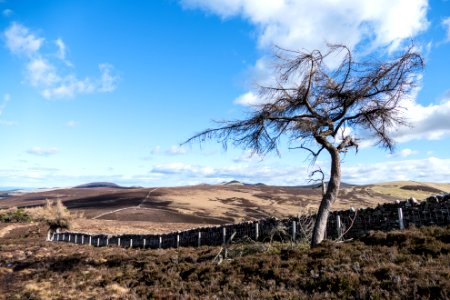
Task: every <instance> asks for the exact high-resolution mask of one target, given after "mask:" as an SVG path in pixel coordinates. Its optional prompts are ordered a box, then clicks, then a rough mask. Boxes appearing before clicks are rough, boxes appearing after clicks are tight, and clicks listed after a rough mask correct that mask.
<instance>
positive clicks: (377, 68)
mask: <svg viewBox="0 0 450 300" xmlns="http://www.w3.org/2000/svg"><path fill="white" fill-rule="evenodd" d="M275 59H276V63H277V64H276V68H275V72H277V73H276V75H277V76H276V78H277V83H276V85H274V86H271V87H260V90H259V95H260V97H261V99H264V102H263V103H265V104H262V105H259V106H255V107H254V109H253V110H252V112H251V113H250V115H249V116H248V118H246V119H244V120H236V121H226V122H220V123H219V124H220V125H219V127H218V128H213V129H207V130H205V131H203V132H200V133H198V134H196V135H194V136H193V137H191V138H190V139H189V140H188V141H187V142H193V141H197V142H202V141H205V140H209V139H215V140H218V141H221V142H222V143H223V144H224V146H226V145H227V144H228V143H229V142H231V143H232V144H234V145H236V146H240V147H242V148H244V149H251V150H253V151H254V152H255V153H258V154H266V153H268V152H270V151H277V152H278V149H277V148H278V145H279V141H280V139H281V137H282V136H285V137H287V138H288V140H289V142H290V143H291V146H293V148H299V149H303V150H305V151H308V152H309V153H310V154H311V155H312V159H313V160H315V159H316V158H317V157H318V156H319V154H320V153H321V152H322V151H326V152H328V154H329V155H330V158H331V167H330V170H329V174H330V178H329V182H328V185H327V189H326V191H325V193H324V195H323V198H322V201H321V202H320V207H319V210H318V213H317V218H316V222H315V227H314V232H313V237H312V241H311V245H312V246H313V247H314V246H316V245H318V244H319V243H320V242H321V241H322V240H323V239H324V235H325V231H326V225H327V219H328V215H329V213H330V210H331V206H332V205H333V203H334V202H335V201H336V199H337V197H338V193H339V186H340V182H341V155H342V153H343V152H346V151H348V150H349V149H350V148H356V150H357V148H358V139H357V137H356V136H355V135H356V134H358V133H360V134H361V133H362V134H364V135H365V136H364V137H365V138H372V139H373V140H374V141H376V143H377V144H378V145H380V146H381V147H383V148H387V149H389V150H390V151H392V150H393V143H394V141H393V139H392V137H391V133H392V129H393V128H395V126H397V125H399V124H405V119H404V118H402V114H401V113H402V108H401V107H400V101H401V99H402V98H404V97H405V96H407V95H408V94H409V93H410V92H411V90H412V88H413V87H414V85H415V82H416V80H417V74H418V73H419V72H421V71H422V68H423V60H422V57H421V55H420V54H419V53H417V52H416V51H415V50H414V48H413V47H410V48H408V49H407V50H406V51H405V52H404V53H403V54H401V55H400V56H398V57H395V58H393V59H389V60H377V59H373V58H371V59H367V58H366V59H363V60H361V61H356V60H354V57H353V56H352V52H351V51H350V50H349V49H348V48H347V47H346V46H344V45H330V46H329V47H328V49H327V52H326V53H323V52H320V51H318V50H315V51H312V52H310V53H309V52H298V51H290V50H285V49H280V48H278V49H277V50H276V51H275ZM336 60H337V61H338V63H337V64H335V65H337V67H335V68H330V67H328V66H327V64H326V62H327V61H332V62H334V63H335V62H336ZM348 129H351V130H348ZM368 135H370V137H369V136H368Z"/></svg>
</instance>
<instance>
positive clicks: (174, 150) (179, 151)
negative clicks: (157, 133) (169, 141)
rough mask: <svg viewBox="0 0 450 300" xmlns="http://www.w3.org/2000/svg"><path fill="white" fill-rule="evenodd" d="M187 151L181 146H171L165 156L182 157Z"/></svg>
mask: <svg viewBox="0 0 450 300" xmlns="http://www.w3.org/2000/svg"><path fill="white" fill-rule="evenodd" d="M186 153H187V150H186V148H184V147H181V146H172V147H170V149H169V150H167V151H166V154H168V155H183V154H186Z"/></svg>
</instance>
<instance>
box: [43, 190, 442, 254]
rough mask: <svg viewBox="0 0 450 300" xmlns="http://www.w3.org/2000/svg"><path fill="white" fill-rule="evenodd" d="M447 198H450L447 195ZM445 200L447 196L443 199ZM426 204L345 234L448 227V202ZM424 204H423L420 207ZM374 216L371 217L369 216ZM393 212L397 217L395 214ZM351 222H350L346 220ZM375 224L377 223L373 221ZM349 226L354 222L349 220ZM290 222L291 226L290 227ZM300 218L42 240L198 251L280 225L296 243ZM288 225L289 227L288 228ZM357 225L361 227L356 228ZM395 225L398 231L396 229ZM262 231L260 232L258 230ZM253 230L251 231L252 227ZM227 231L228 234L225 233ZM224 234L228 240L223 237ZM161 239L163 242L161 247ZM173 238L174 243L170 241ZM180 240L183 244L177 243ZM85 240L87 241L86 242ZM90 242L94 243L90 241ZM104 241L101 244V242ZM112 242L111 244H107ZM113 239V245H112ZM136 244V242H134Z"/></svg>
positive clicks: (385, 213) (388, 209) (387, 211)
mask: <svg viewBox="0 0 450 300" xmlns="http://www.w3.org/2000/svg"><path fill="white" fill-rule="evenodd" d="M449 195H450V194H449ZM446 197H448V196H446ZM433 203H434V202H432V203H430V204H429V205H418V206H417V207H416V208H414V209H412V210H406V211H405V213H406V214H407V216H406V221H405V216H404V214H403V213H404V212H403V208H402V206H401V205H398V206H397V205H387V206H385V205H383V206H382V207H381V208H380V209H370V210H367V211H366V212H365V213H364V215H362V216H361V217H360V218H359V219H356V224H357V226H356V227H355V228H356V229H357V230H354V231H355V232H353V230H352V232H351V233H349V236H351V237H355V236H358V235H359V234H360V233H361V232H363V233H364V232H367V231H368V230H373V229H381V230H391V229H395V228H399V229H400V230H403V229H405V227H406V226H409V224H416V225H418V226H422V225H427V224H435V223H437V224H449V223H450V211H449V208H450V201H447V198H446V202H442V204H439V205H440V206H437V205H435V204H433ZM424 204H425V203H424ZM396 210H397V211H396ZM372 212H374V213H372ZM396 212H397V215H396V214H395V213H396ZM338 213H340V214H343V216H344V217H346V216H347V212H346V211H341V212H336V213H335V214H332V215H334V216H335V218H336V221H335V222H333V220H332V217H331V218H330V220H329V222H330V223H329V224H330V225H331V226H336V229H334V228H329V231H327V233H328V234H330V233H331V235H332V236H334V235H335V234H336V233H337V236H338V238H341V237H342V235H343V234H344V231H346V230H347V231H348V229H346V222H344V223H343V222H342V217H341V216H340V214H338ZM386 218H389V220H387V222H383V220H385V219H386ZM350 219H351V218H350ZM377 220H379V222H378V221H377ZM351 221H352V223H351V224H350V226H352V225H353V222H354V221H355V220H351ZM290 222H292V223H290ZM300 222H301V220H300V217H299V218H298V219H295V218H293V219H283V220H278V219H273V218H269V219H265V220H259V221H255V222H243V223H240V224H235V225H229V224H228V225H224V226H219V227H212V228H210V229H206V228H203V230H207V231H204V233H202V231H201V230H202V228H198V229H191V230H188V231H182V232H181V231H177V232H172V233H169V234H158V235H143V236H135V235H131V236H132V237H133V238H129V236H124V235H118V236H110V235H106V234H98V235H90V234H84V233H76V232H63V233H60V232H59V231H58V230H57V231H55V232H48V233H47V236H46V239H47V240H48V241H63V242H69V243H75V244H78V243H81V244H85V243H87V242H88V243H89V245H95V246H97V247H99V246H100V245H101V246H105V245H106V246H109V245H111V244H116V243H117V245H118V246H119V247H129V248H133V247H143V248H147V247H150V248H156V247H158V248H160V249H162V248H167V247H177V248H178V247H180V246H181V245H187V246H197V247H200V246H202V245H217V244H220V242H219V241H221V242H222V245H224V246H225V245H227V242H229V241H228V239H230V240H231V239H232V238H233V237H234V235H235V234H236V233H237V234H238V236H239V238H241V235H243V236H247V237H254V239H255V240H256V241H258V240H260V236H261V235H264V236H265V235H266V234H267V231H270V230H271V229H272V228H271V227H273V226H277V225H280V224H284V225H285V226H286V225H287V224H288V225H287V227H289V225H290V226H292V229H291V230H292V231H291V237H292V240H293V241H296V240H297V238H298V236H299V235H300V234H301V231H299V230H302V225H301V224H302V223H300ZM361 222H362V223H361ZM289 223H290V224H289ZM360 223H361V224H360ZM397 224H398V227H397ZM261 225H262V226H263V227H262V231H261V227H260V226H261ZM253 226H254V227H253ZM227 229H228V232H227ZM227 233H228V236H227ZM163 237H164V239H166V240H165V242H164V244H163ZM124 238H125V240H128V238H129V240H130V241H129V243H124V242H123V241H121V239H122V240H123V239H124ZM175 238H176V242H175V241H174V239H175ZM181 238H183V241H181ZM86 239H89V241H86ZM93 239H94V240H93ZM95 239H96V240H95ZM103 239H105V241H104V240H103ZM111 239H112V240H111ZM116 239H117V241H116ZM133 240H134V241H133ZM136 240H137V241H136ZM156 240H158V243H156Z"/></svg>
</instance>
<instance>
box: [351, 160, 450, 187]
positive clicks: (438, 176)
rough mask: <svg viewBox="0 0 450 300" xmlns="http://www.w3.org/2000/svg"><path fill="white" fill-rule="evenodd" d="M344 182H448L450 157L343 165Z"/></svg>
mask: <svg viewBox="0 0 450 300" xmlns="http://www.w3.org/2000/svg"><path fill="white" fill-rule="evenodd" d="M342 176H343V179H342V180H343V181H344V182H349V183H356V184H368V183H376V182H382V181H383V182H385V181H396V180H417V181H428V182H448V178H450V159H441V158H437V157H428V158H426V159H416V160H402V161H387V162H381V163H374V164H358V165H354V166H345V165H344V166H343V167H342Z"/></svg>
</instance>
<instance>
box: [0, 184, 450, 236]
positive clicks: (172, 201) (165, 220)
mask: <svg viewBox="0 0 450 300" xmlns="http://www.w3.org/2000/svg"><path fill="white" fill-rule="evenodd" d="M448 191H450V184H437V183H420V182H411V181H404V182H388V183H381V184H373V185H364V186H356V185H344V187H343V188H342V189H341V193H340V196H339V201H338V202H337V203H336V204H335V205H334V207H333V209H335V210H340V209H348V208H350V207H355V208H360V207H374V206H376V205H377V204H380V203H386V202H393V201H395V200H396V199H406V198H409V197H415V198H416V199H418V200H421V199H424V198H426V197H427V196H430V195H433V194H438V193H441V192H448ZM320 193H321V190H320V188H315V187H313V186H308V187H282V186H267V185H262V184H259V185H247V184H236V182H233V184H231V185H230V184H225V185H198V186H185V187H170V188H168V187H161V188H127V189H123V188H121V187H115V186H113V185H111V184H108V185H102V186H101V187H93V186H92V185H88V187H86V188H82V187H77V188H68V189H58V190H48V191H43V192H35V193H25V194H21V195H16V196H10V197H7V198H5V199H2V200H0V206H1V207H12V206H17V207H30V206H37V205H42V204H44V203H45V201H46V199H49V200H56V199H61V200H62V201H63V202H64V205H65V206H67V207H68V208H69V209H70V210H74V211H78V212H83V213H84V216H85V218H86V219H88V220H83V221H82V222H79V224H75V227H76V228H77V229H79V230H90V231H92V230H95V228H102V230H105V229H106V230H109V231H114V232H116V231H120V232H123V231H124V230H128V231H135V230H137V231H138V232H152V231H154V230H155V229H157V230H160V231H164V230H165V229H167V230H168V229H169V228H170V229H171V230H173V229H176V228H179V229H182V228H189V227H195V226H204V225H208V224H211V225H214V224H224V223H234V222H240V221H243V220H254V219H259V218H264V217H267V216H275V217H278V218H282V217H286V216H291V215H296V214H303V213H307V212H310V211H315V210H316V209H317V207H318V205H319V202H320V196H321V195H320ZM117 221H120V223H118V222H117ZM111 222H112V223H111ZM106 224H108V225H106ZM113 224H114V225H113ZM105 227H106V228H105Z"/></svg>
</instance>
